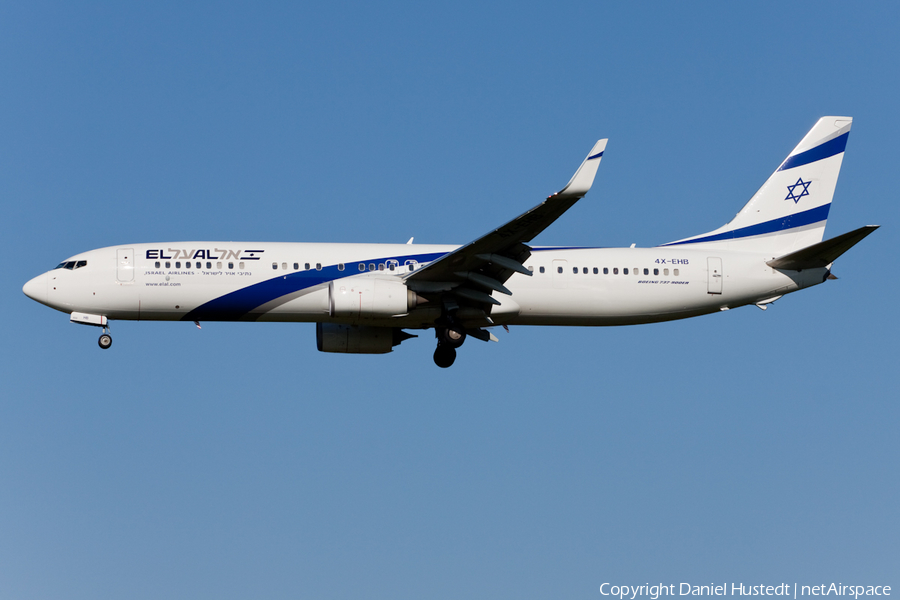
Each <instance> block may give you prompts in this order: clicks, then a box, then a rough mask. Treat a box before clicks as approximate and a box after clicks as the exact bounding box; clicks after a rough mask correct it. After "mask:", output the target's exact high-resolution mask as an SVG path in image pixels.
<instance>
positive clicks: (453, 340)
mask: <svg viewBox="0 0 900 600" xmlns="http://www.w3.org/2000/svg"><path fill="white" fill-rule="evenodd" d="M438 339H439V340H440V342H439V343H441V344H444V345H446V346H450V347H451V348H459V347H460V346H462V345H463V342H465V341H466V330H465V329H463V328H462V327H460V326H459V325H451V326H450V327H446V328H444V329H442V330H441V331H440V334H439V335H438Z"/></svg>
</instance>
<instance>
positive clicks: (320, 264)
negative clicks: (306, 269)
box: [316, 263, 322, 271]
mask: <svg viewBox="0 0 900 600" xmlns="http://www.w3.org/2000/svg"><path fill="white" fill-rule="evenodd" d="M321 270H322V263H316V271H321Z"/></svg>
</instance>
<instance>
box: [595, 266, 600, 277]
mask: <svg viewBox="0 0 900 600" xmlns="http://www.w3.org/2000/svg"><path fill="white" fill-rule="evenodd" d="M599 272H600V271H599V270H597V267H594V275H597V274H598V273H599Z"/></svg>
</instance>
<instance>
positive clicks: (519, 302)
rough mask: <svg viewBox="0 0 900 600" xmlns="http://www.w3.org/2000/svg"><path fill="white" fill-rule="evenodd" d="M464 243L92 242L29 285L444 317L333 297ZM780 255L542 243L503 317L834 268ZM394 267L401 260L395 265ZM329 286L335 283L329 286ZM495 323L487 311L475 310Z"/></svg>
mask: <svg viewBox="0 0 900 600" xmlns="http://www.w3.org/2000/svg"><path fill="white" fill-rule="evenodd" d="M455 248H456V246H445V245H441V246H438V245H418V244H417V245H406V244H302V243H234V242H185V243H161V244H133V245H128V246H118V247H109V248H101V249H98V250H92V251H90V252H85V253H82V254H79V255H77V256H74V257H72V258H70V259H68V260H67V261H64V264H65V263H76V264H77V263H78V262H80V261H81V262H86V264H84V266H80V267H77V268H65V267H63V268H57V269H54V270H52V271H48V272H47V273H44V274H43V275H40V276H38V277H36V278H35V279H33V280H32V281H30V282H29V283H28V284H26V293H28V295H29V296H31V297H33V298H34V299H36V300H38V301H39V302H42V303H44V304H46V305H48V306H50V307H52V308H55V309H57V310H60V311H63V312H66V313H73V312H74V313H87V314H91V315H102V316H103V317H106V318H108V319H127V320H163V321H175V320H187V321H248V320H249V321H295V322H336V323H361V324H370V325H382V326H391V327H401V328H424V327H430V326H433V323H434V320H435V318H437V317H439V316H440V313H441V307H440V306H439V305H435V304H434V303H432V302H429V301H428V293H427V292H420V293H419V295H420V296H421V297H422V299H421V300H420V304H419V305H418V306H416V307H415V308H413V309H412V310H409V311H403V312H399V313H398V314H396V315H391V316H384V315H381V316H377V317H372V316H369V317H366V316H359V317H352V318H348V317H339V316H334V315H333V311H332V310H331V309H332V308H333V307H332V305H331V302H330V294H333V293H335V291H334V290H335V288H340V287H341V286H344V285H347V284H348V283H351V282H353V281H354V280H357V281H358V279H359V278H374V279H386V280H391V281H395V282H401V281H402V278H403V276H404V275H407V274H408V273H409V272H410V270H417V269H420V268H422V267H423V266H425V265H427V264H428V263H430V262H431V261H433V260H436V259H437V258H439V257H441V256H443V255H444V254H446V253H448V252H450V251H452V250H454V249H455ZM772 258H773V256H772V255H771V254H761V253H748V252H735V251H727V250H716V249H710V248H702V247H698V246H693V247H692V246H690V245H687V246H677V247H664V248H540V247H535V248H533V249H532V253H531V257H530V258H529V259H528V260H527V261H526V262H525V266H526V267H527V268H528V269H529V270H531V271H532V272H533V276H531V277H527V276H525V275H522V274H518V273H516V274H514V275H513V276H512V277H511V278H510V279H509V280H508V281H507V282H506V284H505V285H506V286H507V287H508V288H509V290H510V291H511V292H512V295H511V296H507V295H504V294H500V293H497V292H494V293H493V294H492V295H493V297H494V298H496V299H497V300H499V301H500V302H501V304H500V305H499V306H494V307H493V308H492V310H491V313H490V319H491V320H490V323H491V324H497V325H514V324H515V325H595V326H599V325H628V324H638V323H652V322H658V321H668V320H673V319H681V318H686V317H691V316H696V315H701V314H706V313H712V312H717V311H719V310H724V309H728V308H735V307H738V306H743V305H747V304H756V303H764V302H765V301H767V300H771V299H773V298H775V297H778V296H781V295H784V294H787V293H790V292H793V291H796V290H799V289H802V288H805V287H809V286H811V285H816V284H818V283H821V282H822V281H824V279H825V277H826V275H827V270H826V269H824V268H822V269H809V270H805V271H801V272H783V271H779V270H776V269H772V268H771V267H769V266H767V265H766V261H767V260H771V259H772ZM392 267H393V268H392ZM329 288H330V289H329ZM467 319H470V323H471V324H472V325H479V326H480V325H484V317H483V315H474V314H473V315H472V316H471V317H466V315H465V313H462V314H461V320H462V321H466V320H467Z"/></svg>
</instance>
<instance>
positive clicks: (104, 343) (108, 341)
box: [97, 327, 112, 350]
mask: <svg viewBox="0 0 900 600" xmlns="http://www.w3.org/2000/svg"><path fill="white" fill-rule="evenodd" d="M97 344H99V345H100V347H101V348H103V349H104V350H108V349H109V347H110V346H112V336H111V335H109V327H104V328H103V335H101V336H100V339H99V340H97Z"/></svg>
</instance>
